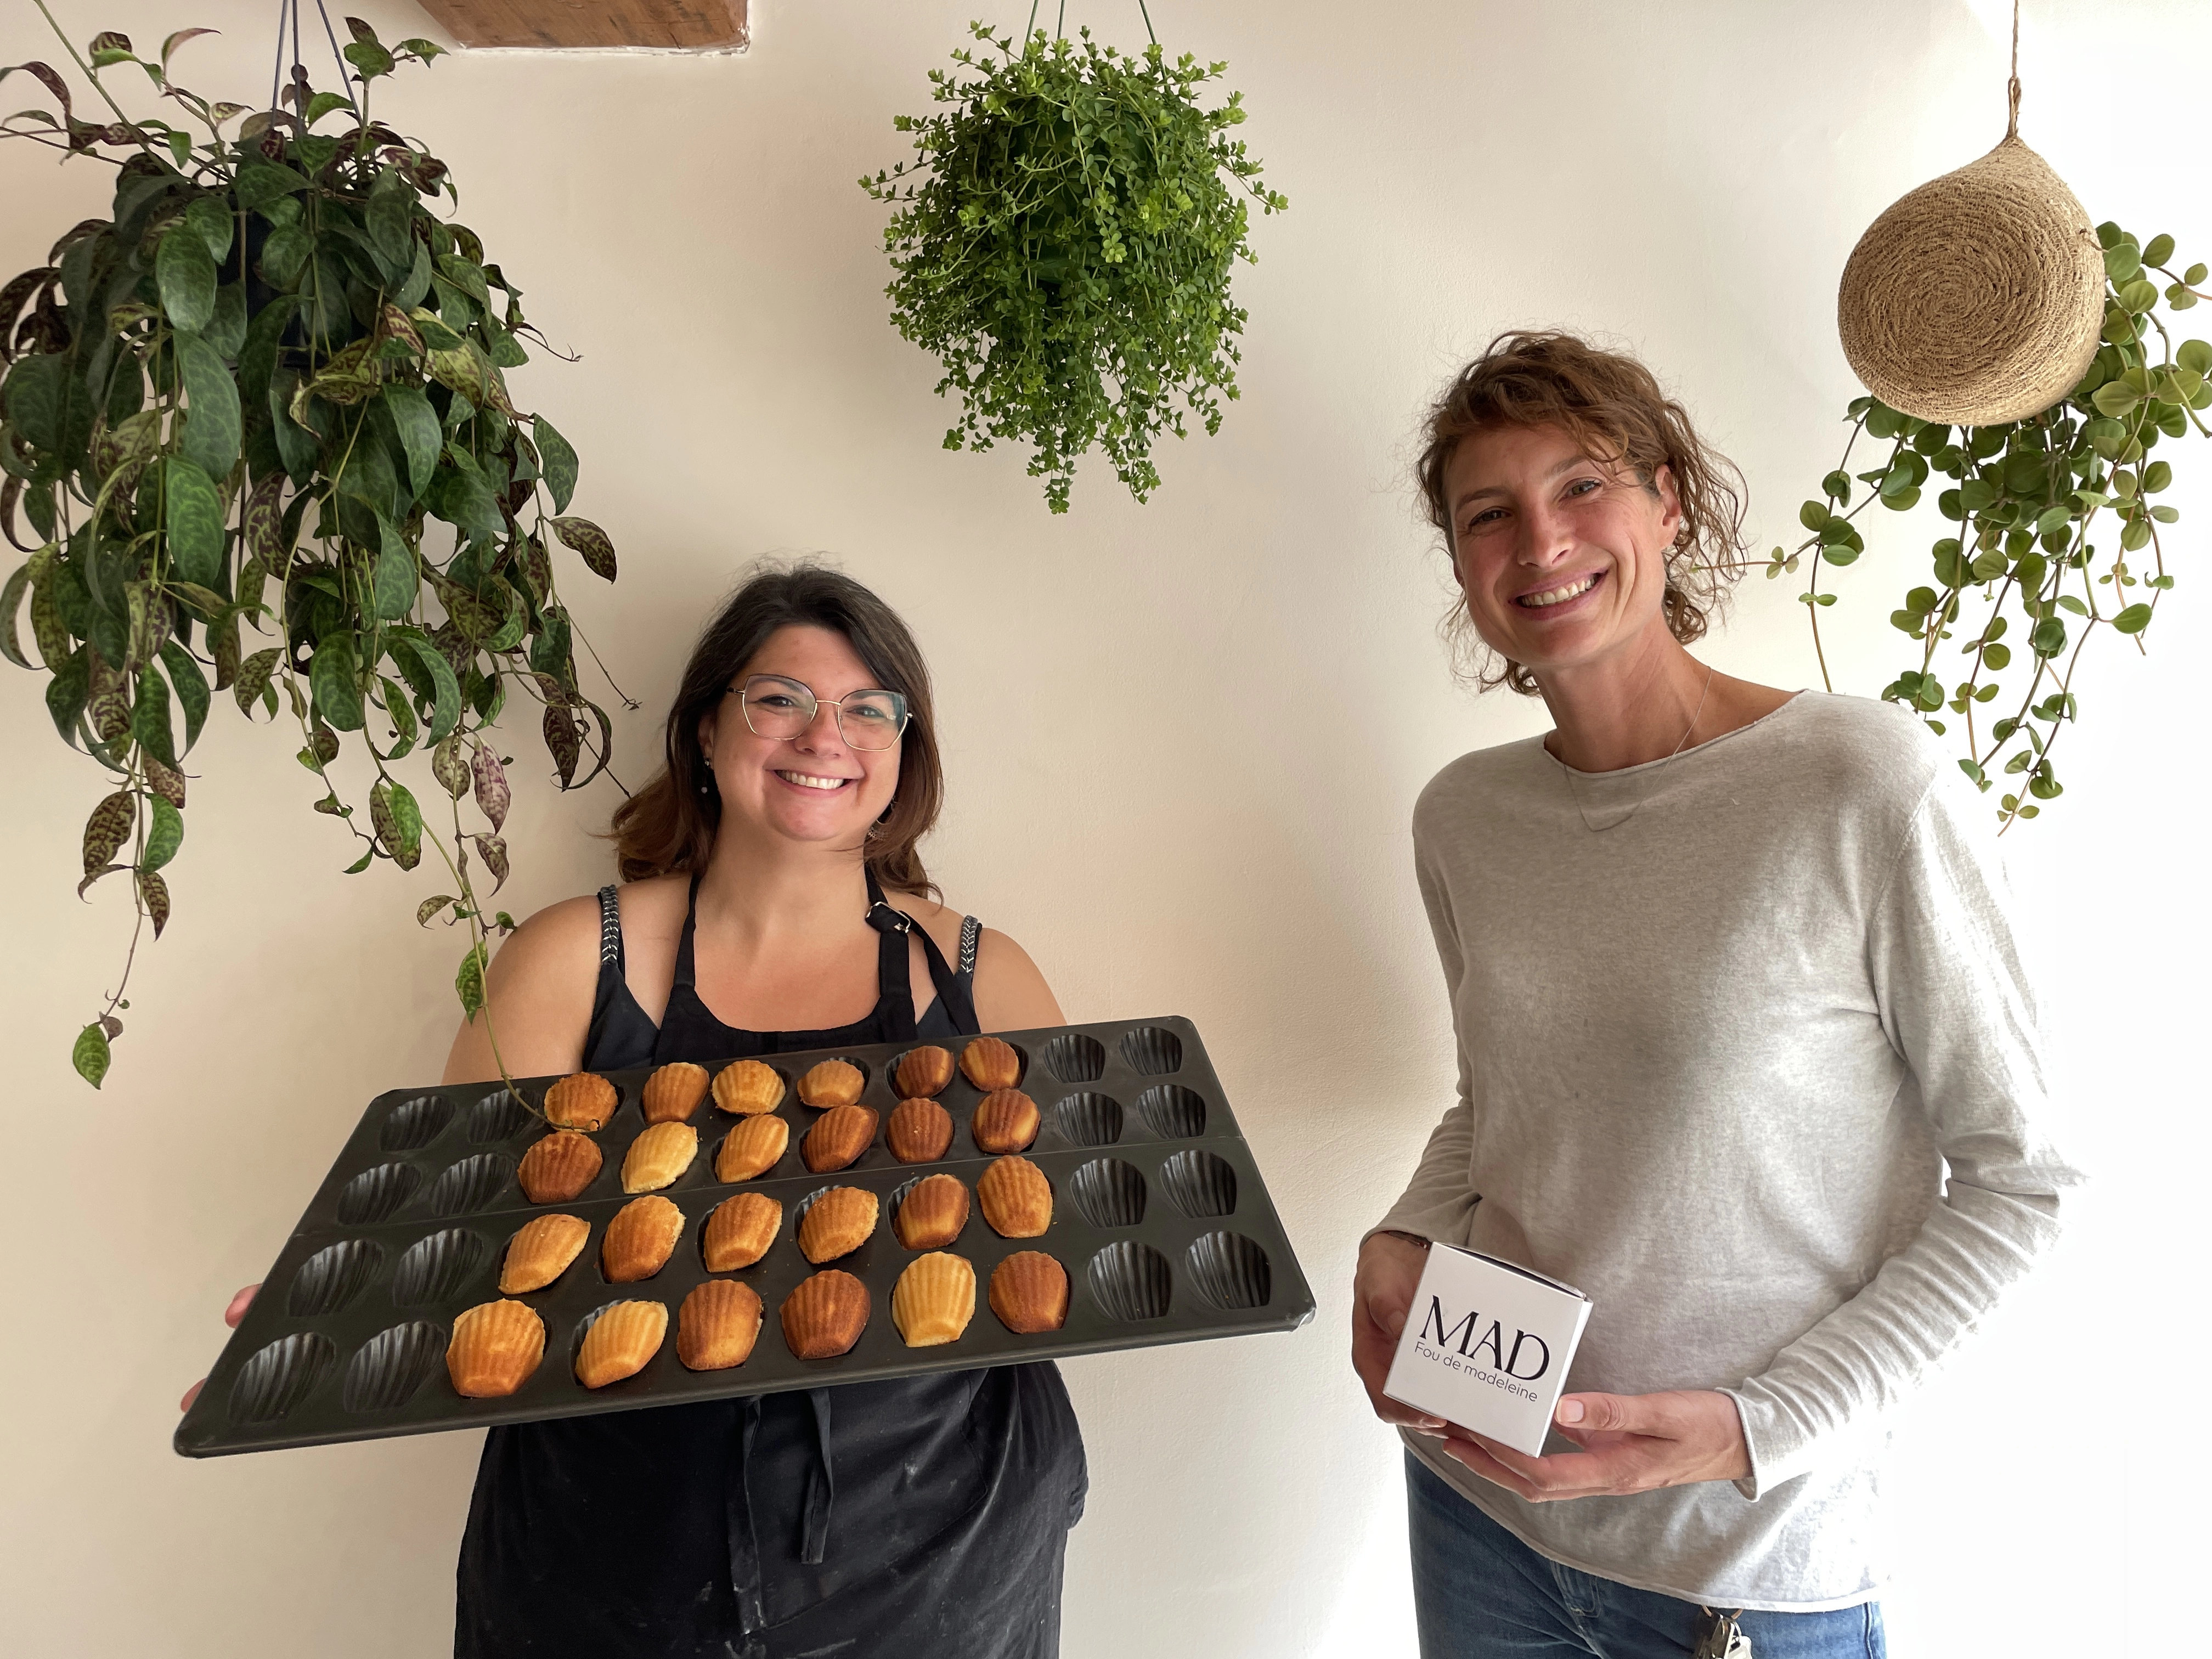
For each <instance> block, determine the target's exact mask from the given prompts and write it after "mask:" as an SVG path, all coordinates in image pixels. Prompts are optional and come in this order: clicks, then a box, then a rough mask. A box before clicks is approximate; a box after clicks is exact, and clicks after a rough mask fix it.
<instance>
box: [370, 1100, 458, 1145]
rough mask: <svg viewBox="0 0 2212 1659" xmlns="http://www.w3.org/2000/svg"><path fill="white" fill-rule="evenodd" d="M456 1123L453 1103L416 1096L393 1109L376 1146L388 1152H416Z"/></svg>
mask: <svg viewBox="0 0 2212 1659" xmlns="http://www.w3.org/2000/svg"><path fill="white" fill-rule="evenodd" d="M452 1121H453V1102H452V1101H450V1100H448V1099H447V1098H446V1097H445V1096H443V1095H416V1097H414V1098H413V1099H412V1100H403V1101H401V1102H400V1103H398V1105H397V1106H394V1107H393V1108H392V1115H391V1116H389V1117H387V1118H386V1119H385V1120H384V1127H383V1128H381V1129H380V1130H379V1131H378V1132H377V1136H376V1144H377V1145H378V1146H381V1147H383V1148H384V1150H385V1151H386V1152H416V1151H418V1150H420V1149H421V1148H422V1147H424V1146H428V1145H429V1144H430V1143H431V1142H432V1141H434V1140H435V1139H437V1138H438V1137H439V1135H440V1134H441V1133H444V1131H445V1127H446V1126H447V1124H448V1123H451V1122H452Z"/></svg>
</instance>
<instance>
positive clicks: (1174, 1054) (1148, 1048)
mask: <svg viewBox="0 0 2212 1659" xmlns="http://www.w3.org/2000/svg"><path fill="white" fill-rule="evenodd" d="M1121 1058H1122V1059H1123V1060H1126V1061H1127V1062H1128V1066H1129V1069H1130V1070H1131V1071H1133V1072H1142V1073H1144V1074H1145V1075H1146V1077H1165V1076H1166V1075H1167V1074H1168V1073H1170V1072H1180V1071H1181V1070H1182V1038H1181V1037H1179V1036H1176V1034H1175V1033H1174V1032H1173V1031H1169V1030H1162V1029H1161V1028H1160V1027H1159V1026H1157V1025H1139V1027H1137V1029H1136V1030H1133V1031H1132V1032H1130V1033H1129V1034H1128V1035H1127V1036H1124V1037H1123V1038H1122V1039H1121Z"/></svg>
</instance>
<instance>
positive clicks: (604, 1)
mask: <svg viewBox="0 0 2212 1659" xmlns="http://www.w3.org/2000/svg"><path fill="white" fill-rule="evenodd" d="M422 8H423V9H424V10H426V11H428V13H429V14H430V15H431V16H433V17H435V18H436V19H437V20H438V21H439V22H440V23H441V24H443V25H444V26H445V27H446V28H447V30H449V31H450V32H451V33H452V34H453V38H454V39H455V40H459V42H460V43H461V44H462V45H463V46H537V47H563V46H567V47H599V48H602V49H604V48H606V47H617V46H652V47H658V48H659V49H661V50H663V51H691V52H705V51H713V50H717V49H720V50H723V51H728V50H731V49H732V48H735V47H740V46H744V44H745V41H746V32H745V0H422Z"/></svg>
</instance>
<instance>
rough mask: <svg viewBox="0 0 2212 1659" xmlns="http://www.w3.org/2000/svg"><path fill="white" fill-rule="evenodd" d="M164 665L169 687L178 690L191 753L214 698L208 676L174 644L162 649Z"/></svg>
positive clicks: (186, 741)
mask: <svg viewBox="0 0 2212 1659" xmlns="http://www.w3.org/2000/svg"><path fill="white" fill-rule="evenodd" d="M161 665H162V666H163V667H164V668H167V670H168V671H169V683H170V684H172V685H173V686H174V687H175V688H176V691H177V702H179V704H181V705H182V706H183V708H184V711H185V748H186V749H187V750H190V749H191V746H192V745H193V744H196V743H197V742H198V741H199V738H200V727H202V726H204V725H206V724H207V716H208V704H209V703H210V702H211V701H212V699H213V696H214V694H213V693H212V692H211V691H210V690H209V689H208V683H207V676H206V675H204V674H203V673H202V672H201V671H200V665H199V664H198V663H197V662H196V661H195V660H193V658H192V653H191V652H189V651H187V650H185V647H183V646H181V645H179V644H178V643H177V641H174V640H171V641H168V642H167V644H165V645H163V646H162V647H161Z"/></svg>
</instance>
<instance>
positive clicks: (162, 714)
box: [131, 663, 177, 767]
mask: <svg viewBox="0 0 2212 1659" xmlns="http://www.w3.org/2000/svg"><path fill="white" fill-rule="evenodd" d="M131 736H132V737H133V738H136V739H137V743H138V746H139V747H140V748H142V749H143V750H145V751H146V752H147V753H148V754H149V755H151V756H153V757H154V758H155V759H156V760H158V761H160V762H161V764H162V765H164V766H167V767H174V766H175V765H176V763H177V749H176V738H175V734H174V732H173V731H172V730H171V726H170V720H169V684H168V682H167V680H165V679H163V678H161V670H159V669H158V668H156V667H155V666H154V665H153V664H151V663H148V664H147V665H145V666H144V667H143V668H141V669H140V670H139V671H138V698H137V702H135V703H133V704H132V705H131Z"/></svg>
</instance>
